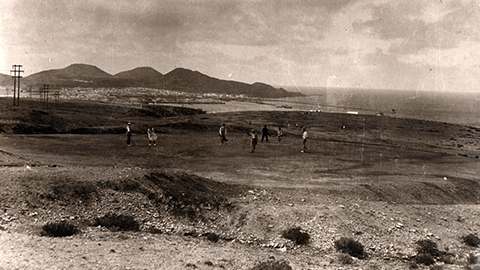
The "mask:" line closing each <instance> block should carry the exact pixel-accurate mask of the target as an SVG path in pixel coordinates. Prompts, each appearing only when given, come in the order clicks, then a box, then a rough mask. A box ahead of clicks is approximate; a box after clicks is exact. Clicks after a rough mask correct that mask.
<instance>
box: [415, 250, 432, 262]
mask: <svg viewBox="0 0 480 270" xmlns="http://www.w3.org/2000/svg"><path fill="white" fill-rule="evenodd" d="M415 261H416V262H417V263H419V264H424V265H432V264H434V263H435V259H434V258H433V256H432V255H431V254H428V253H420V254H418V255H417V257H416V258H415Z"/></svg>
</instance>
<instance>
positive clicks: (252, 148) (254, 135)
mask: <svg viewBox="0 0 480 270" xmlns="http://www.w3.org/2000/svg"><path fill="white" fill-rule="evenodd" d="M247 135H248V136H250V137H251V138H252V140H251V143H250V153H253V152H255V146H257V140H258V137H257V133H255V129H252V131H251V132H248V131H247Z"/></svg>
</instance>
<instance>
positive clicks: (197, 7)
mask: <svg viewBox="0 0 480 270" xmlns="http://www.w3.org/2000/svg"><path fill="white" fill-rule="evenodd" d="M0 18H1V20H2V21H1V23H0V48H1V50H0V73H3V74H9V73H10V69H11V68H12V65H14V64H20V65H23V70H24V71H25V72H24V76H28V75H31V74H34V73H36V72H39V71H43V70H48V69H59V68H64V67H67V66H69V65H70V64H73V63H84V64H90V65H95V66H97V67H98V68H100V69H102V70H104V71H106V72H108V73H110V74H115V73H118V72H121V71H126V70H130V69H133V68H136V67H144V66H149V67H152V68H154V69H156V70H157V71H159V72H160V73H162V74H166V73H168V72H170V71H172V70H173V69H175V68H177V67H181V68H187V69H191V70H196V71H199V72H201V73H203V74H205V75H208V76H211V77H215V78H219V79H223V80H235V81H240V82H245V83H254V82H263V83H267V84H270V85H274V86H293V87H299V88H300V87H305V86H308V87H327V88H329V87H353V88H375V89H394V90H395V89H396V90H419V91H423V90H435V91H474V92H480V89H478V88H479V85H480V1H478V0H406V1H398V0H393V1H391V0H36V1H31V0H0Z"/></svg>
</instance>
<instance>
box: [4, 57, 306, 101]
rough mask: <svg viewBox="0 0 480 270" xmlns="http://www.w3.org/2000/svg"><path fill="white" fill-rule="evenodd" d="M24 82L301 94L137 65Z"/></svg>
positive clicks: (49, 73) (57, 73)
mask: <svg viewBox="0 0 480 270" xmlns="http://www.w3.org/2000/svg"><path fill="white" fill-rule="evenodd" d="M5 76H6V75H5ZM10 78H11V76H10ZM22 84H24V85H25V86H26V87H28V88H30V89H34V88H37V87H41V86H42V85H44V84H48V85H51V86H54V87H65V88H73V87H112V88H115V87H149V88H156V89H166V90H176V91H183V92H195V93H219V94H231V95H242V94H243V95H246V96H250V97H270V98H277V97H288V96H295V95H298V94H297V93H291V92H288V91H286V90H285V89H282V88H275V87H273V86H270V85H268V84H264V83H254V84H247V83H242V82H237V81H227V80H220V79H217V78H213V77H210V76H207V75H205V74H202V73H200V72H198V71H192V70H189V69H184V68H176V69H174V70H172V71H170V72H169V73H167V74H165V75H163V74H162V73H160V72H158V71H156V70H155V69H153V68H151V67H138V68H135V69H132V70H128V71H123V72H119V73H117V74H115V75H111V74H109V73H107V72H105V71H103V70H101V69H100V68H98V67H96V66H93V65H87V64H72V65H70V66H68V67H66V68H63V69H52V70H45V71H41V72H38V73H35V74H32V75H29V76H26V77H25V78H23V80H22ZM2 85H3V83H2Z"/></svg>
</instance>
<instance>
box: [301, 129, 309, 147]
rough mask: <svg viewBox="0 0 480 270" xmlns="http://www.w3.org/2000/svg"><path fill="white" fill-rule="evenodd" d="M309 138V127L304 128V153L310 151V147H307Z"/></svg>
mask: <svg viewBox="0 0 480 270" xmlns="http://www.w3.org/2000/svg"><path fill="white" fill-rule="evenodd" d="M307 138H308V133H307V128H303V134H302V139H303V150H302V153H306V152H309V151H310V149H308V147H307Z"/></svg>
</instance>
